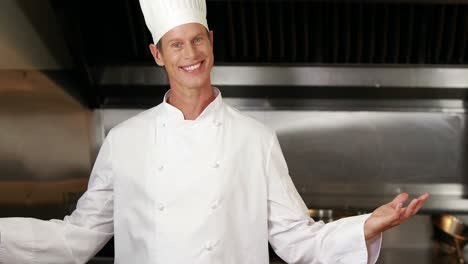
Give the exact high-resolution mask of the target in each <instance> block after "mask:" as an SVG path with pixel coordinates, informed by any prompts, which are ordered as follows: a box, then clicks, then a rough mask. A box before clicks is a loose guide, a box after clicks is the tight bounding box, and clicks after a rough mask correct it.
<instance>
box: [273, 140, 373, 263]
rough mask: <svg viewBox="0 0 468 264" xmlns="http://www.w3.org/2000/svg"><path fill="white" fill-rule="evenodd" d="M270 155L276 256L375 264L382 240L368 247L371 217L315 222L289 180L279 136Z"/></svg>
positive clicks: (291, 260) (299, 260) (296, 260)
mask: <svg viewBox="0 0 468 264" xmlns="http://www.w3.org/2000/svg"><path fill="white" fill-rule="evenodd" d="M269 155H270V156H269V158H268V160H267V167H266V170H267V181H268V229H269V230H268V231H269V241H270V244H271V245H272V248H273V249H274V251H275V252H276V254H278V256H280V257H281V258H282V259H283V260H285V261H286V262H288V263H353V264H355V263H375V262H376V261H377V258H378V255H379V251H380V244H381V238H378V239H374V240H372V241H367V245H366V241H365V238H364V222H365V220H366V219H367V218H368V217H369V215H360V216H354V217H348V218H343V219H340V220H337V221H334V222H331V223H328V224H324V223H323V222H322V221H320V222H314V220H312V219H311V218H310V216H309V212H308V209H307V207H306V205H305V204H304V201H303V200H302V198H301V197H300V195H299V193H298V192H297V190H296V188H295V187H294V184H293V182H292V180H291V177H290V176H289V173H288V168H287V165H286V161H285V159H284V157H283V153H282V151H281V148H280V145H279V142H278V139H277V137H276V135H274V136H273V139H272V143H271V149H270V154H269ZM368 249H370V250H369V251H370V254H369V256H368Z"/></svg>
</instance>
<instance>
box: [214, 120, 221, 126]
mask: <svg viewBox="0 0 468 264" xmlns="http://www.w3.org/2000/svg"><path fill="white" fill-rule="evenodd" d="M213 124H214V125H215V126H217V127H219V126H221V124H222V123H221V122H219V121H216V120H213Z"/></svg>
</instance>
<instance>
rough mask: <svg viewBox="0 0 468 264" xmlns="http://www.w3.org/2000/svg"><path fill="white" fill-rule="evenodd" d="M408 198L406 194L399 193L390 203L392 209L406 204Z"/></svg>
mask: <svg viewBox="0 0 468 264" xmlns="http://www.w3.org/2000/svg"><path fill="white" fill-rule="evenodd" d="M408 197H409V195H408V194H407V193H400V194H399V195H397V196H396V197H395V198H394V199H393V201H391V202H390V204H391V205H392V207H393V208H395V209H396V206H397V205H398V204H400V203H401V204H403V203H404V202H406V200H408Z"/></svg>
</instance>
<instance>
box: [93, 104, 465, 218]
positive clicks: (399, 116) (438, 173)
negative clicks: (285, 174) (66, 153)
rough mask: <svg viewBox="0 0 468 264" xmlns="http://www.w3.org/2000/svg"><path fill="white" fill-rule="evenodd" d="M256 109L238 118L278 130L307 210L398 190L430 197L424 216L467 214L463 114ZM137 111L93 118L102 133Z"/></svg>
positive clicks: (383, 197) (354, 204) (366, 204)
mask: <svg viewBox="0 0 468 264" xmlns="http://www.w3.org/2000/svg"><path fill="white" fill-rule="evenodd" d="M255 109H256V110H243V112H244V113H245V114H247V115H250V116H252V117H254V118H256V119H257V120H259V121H260V122H263V123H264V124H266V125H267V126H269V127H271V128H273V129H274V130H275V131H276V132H277V134H278V138H279V140H280V144H281V146H282V150H283V153H284V155H285V158H286V160H287V162H288V166H289V170H290V174H291V177H292V179H293V181H294V183H295V185H296V188H297V189H298V191H299V192H300V193H301V195H302V197H303V198H304V200H305V202H306V204H307V205H308V206H309V208H355V209H360V210H372V208H374V207H375V206H377V205H380V204H382V203H386V202H388V200H389V199H391V198H392V197H393V196H394V195H395V194H397V193H400V192H409V193H410V194H411V195H418V194H422V193H425V192H429V193H431V195H432V196H431V199H430V200H429V201H428V202H427V204H426V206H425V207H424V211H423V212H426V213H431V212H440V211H444V212H457V213H468V199H466V196H467V185H466V183H467V182H468V175H467V173H466V166H467V165H466V164H467V154H466V136H467V135H466V129H465V123H466V115H465V114H464V113H463V111H459V110H455V111H451V110H450V109H442V108H439V109H438V110H437V111H424V112H423V111H412V110H411V111H408V109H406V110H405V111H400V110H399V109H398V107H395V106H393V109H394V110H393V111H390V110H388V109H387V110H379V111H357V110H353V111H315V110H300V108H298V109H297V110H262V109H261V107H259V106H258V105H257V107H256V108H255ZM265 109H269V108H268V106H267V105H265ZM389 109H390V108H389ZM454 109H455V108H454ZM139 111H141V110H138V109H128V110H123V109H103V110H98V111H97V112H96V113H95V114H99V115H101V117H100V119H101V120H102V126H103V127H104V131H105V133H106V132H107V131H108V130H109V129H111V128H112V127H113V126H114V125H116V124H117V123H119V122H120V121H122V120H125V119H127V118H129V117H130V116H132V115H134V114H136V113H138V112H139Z"/></svg>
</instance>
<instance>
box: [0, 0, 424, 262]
mask: <svg viewBox="0 0 468 264" xmlns="http://www.w3.org/2000/svg"><path fill="white" fill-rule="evenodd" d="M140 4H141V8H142V10H143V14H144V17H145V20H146V24H147V26H148V28H149V29H150V31H151V33H152V36H153V40H154V43H155V44H156V45H154V44H151V45H150V49H151V53H152V54H153V57H154V59H155V61H156V63H157V64H158V65H160V66H163V67H164V68H165V70H166V71H167V76H168V79H169V83H170V90H169V91H168V92H167V93H166V95H165V96H164V100H163V102H162V103H161V104H159V105H158V106H156V107H154V108H152V109H149V110H147V111H145V112H143V113H141V114H139V115H137V116H135V117H133V118H130V119H129V120H127V121H125V122H123V123H122V124H120V125H118V126H116V127H115V128H113V129H112V130H111V131H110V132H109V134H108V135H107V137H106V139H105V141H104V143H103V145H102V147H101V150H100V152H99V155H98V157H97V160H96V162H95V165H94V168H93V170H92V173H91V177H90V180H89V186H88V190H87V191H86V193H85V194H84V195H83V196H82V197H81V198H80V200H79V202H78V204H77V208H76V210H75V211H74V212H73V213H72V214H71V215H70V216H66V217H65V218H64V219H63V220H50V221H42V220H38V219H30V218H3V219H0V263H5V264H6V263H12V264H19V263H47V264H52V263H61V264H63V263H86V262H87V261H88V260H89V259H90V258H91V257H92V256H94V255H95V254H96V253H97V252H98V251H99V250H100V249H101V248H102V247H103V246H104V244H105V243H106V242H107V241H108V240H109V239H110V238H111V237H112V236H113V235H114V237H115V263H122V264H124V263H125V264H128V263H138V264H145V263H146V264H150V263H164V264H167V263H184V264H185V263H200V264H201V263H203V264H210V263H211V264H220V263H232V264H239V263H247V264H249V263H250V264H266V263H268V262H269V260H268V256H269V254H268V242H270V243H271V245H272V247H273V249H274V250H275V252H276V253H277V254H278V255H279V256H280V257H281V258H282V259H284V260H285V261H286V262H288V263H375V262H376V260H377V258H378V255H379V250H380V243H381V234H382V232H383V231H385V230H387V229H389V228H391V227H393V226H396V225H399V224H400V223H402V222H404V221H405V220H407V219H408V218H410V217H411V216H413V215H414V214H415V213H416V212H417V211H418V210H419V209H420V208H421V206H422V205H423V203H424V202H425V200H426V199H427V198H428V195H427V194H426V195H423V196H421V197H419V198H416V199H413V200H412V201H411V202H410V203H409V205H408V206H407V207H403V203H404V202H405V201H406V200H407V198H408V195H407V194H400V195H398V196H397V197H396V198H395V199H394V200H393V201H391V202H390V203H388V204H386V205H383V206H381V207H379V208H378V209H376V210H375V211H374V212H373V213H372V214H367V215H361V216H355V217H349V218H345V219H341V220H338V221H335V222H332V223H329V224H324V223H322V222H314V221H313V220H312V219H311V218H310V217H309V215H308V210H307V208H306V206H305V204H304V202H303V200H302V199H301V197H300V196H299V194H298V192H297V191H296V189H295V187H294V185H293V182H292V181H291V178H290V176H289V174H288V168H287V165H286V162H285V160H284V157H283V154H282V152H281V148H280V145H279V143H278V139H277V137H276V135H275V133H274V132H273V131H272V130H271V129H268V128H266V127H265V126H263V125H262V124H260V123H259V122H257V121H255V120H253V119H251V118H249V117H247V116H245V115H243V114H242V113H240V112H239V111H237V110H236V109H234V108H232V107H230V106H229V105H227V104H225V103H224V102H223V99H222V96H221V92H220V91H219V90H218V89H217V88H215V87H212V86H211V82H210V71H211V69H212V67H213V61H214V60H213V32H212V31H209V29H208V25H207V21H206V4H205V1H204V0H140ZM232 74H233V75H235V74H236V73H235V72H233V73H232Z"/></svg>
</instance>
